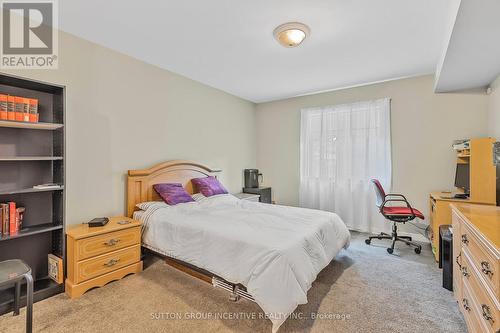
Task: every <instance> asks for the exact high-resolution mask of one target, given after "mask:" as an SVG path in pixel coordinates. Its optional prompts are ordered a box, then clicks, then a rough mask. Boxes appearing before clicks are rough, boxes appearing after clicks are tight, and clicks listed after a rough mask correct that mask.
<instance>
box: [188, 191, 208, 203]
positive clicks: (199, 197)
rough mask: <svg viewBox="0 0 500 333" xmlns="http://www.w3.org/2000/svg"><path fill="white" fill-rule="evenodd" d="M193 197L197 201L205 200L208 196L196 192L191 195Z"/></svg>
mask: <svg viewBox="0 0 500 333" xmlns="http://www.w3.org/2000/svg"><path fill="white" fill-rule="evenodd" d="M191 198H193V200H194V201H196V202H200V201H203V200H205V199H206V198H207V197H206V196H204V195H203V194H201V193H195V194H193V195H192V196H191Z"/></svg>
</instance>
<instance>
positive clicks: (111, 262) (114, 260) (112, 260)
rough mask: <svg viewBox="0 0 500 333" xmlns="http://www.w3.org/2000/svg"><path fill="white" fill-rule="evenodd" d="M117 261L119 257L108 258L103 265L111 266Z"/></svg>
mask: <svg viewBox="0 0 500 333" xmlns="http://www.w3.org/2000/svg"><path fill="white" fill-rule="evenodd" d="M119 261H120V259H110V260H109V261H108V262H106V263H104V266H106V267H111V266H114V265H116V264H117V263H118V262H119Z"/></svg>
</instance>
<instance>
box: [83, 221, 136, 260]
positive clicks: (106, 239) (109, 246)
mask: <svg viewBox="0 0 500 333" xmlns="http://www.w3.org/2000/svg"><path fill="white" fill-rule="evenodd" d="M140 243H141V228H140V227H134V228H129V229H125V230H120V231H115V232H110V233H107V234H102V235H98V236H93V237H89V238H83V239H79V240H78V241H76V244H75V257H76V258H75V260H77V261H79V260H83V259H87V258H90V257H95V256H97V255H100V254H105V253H108V252H111V251H116V250H118V249H123V248H125V247H128V246H132V245H136V244H140Z"/></svg>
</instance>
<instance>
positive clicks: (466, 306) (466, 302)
mask: <svg viewBox="0 0 500 333" xmlns="http://www.w3.org/2000/svg"><path fill="white" fill-rule="evenodd" d="M462 305H463V307H464V309H465V310H466V311H470V306H469V302H468V301H467V299H466V298H462Z"/></svg>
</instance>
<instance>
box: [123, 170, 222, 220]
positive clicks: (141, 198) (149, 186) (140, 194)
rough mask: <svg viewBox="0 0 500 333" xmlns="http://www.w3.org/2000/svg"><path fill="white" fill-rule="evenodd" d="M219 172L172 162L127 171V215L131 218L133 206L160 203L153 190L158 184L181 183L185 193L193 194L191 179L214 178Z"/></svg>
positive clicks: (134, 208)
mask: <svg viewBox="0 0 500 333" xmlns="http://www.w3.org/2000/svg"><path fill="white" fill-rule="evenodd" d="M220 171H221V170H214V169H210V168H209V167H207V166H204V165H202V164H199V163H195V162H189V161H182V160H173V161H167V162H164V163H160V164H157V165H155V166H153V167H151V168H149V169H144V170H129V171H128V177H127V215H128V216H129V217H132V215H133V213H134V211H135V210H136V207H135V205H137V204H138V203H141V202H145V201H161V198H160V196H159V195H158V194H157V193H156V191H155V190H154V189H153V185H155V184H160V183H181V184H182V185H183V186H184V188H185V189H186V191H187V192H188V193H190V194H193V193H194V189H193V185H192V184H191V179H193V178H199V177H206V176H215V175H216V174H217V173H218V172H220Z"/></svg>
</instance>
